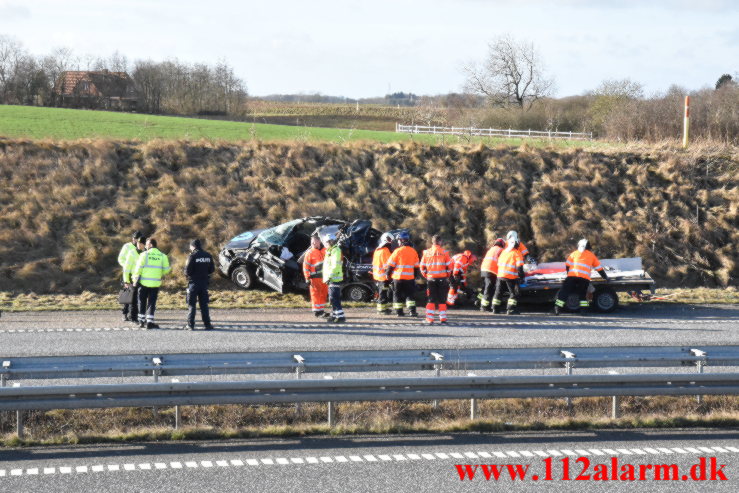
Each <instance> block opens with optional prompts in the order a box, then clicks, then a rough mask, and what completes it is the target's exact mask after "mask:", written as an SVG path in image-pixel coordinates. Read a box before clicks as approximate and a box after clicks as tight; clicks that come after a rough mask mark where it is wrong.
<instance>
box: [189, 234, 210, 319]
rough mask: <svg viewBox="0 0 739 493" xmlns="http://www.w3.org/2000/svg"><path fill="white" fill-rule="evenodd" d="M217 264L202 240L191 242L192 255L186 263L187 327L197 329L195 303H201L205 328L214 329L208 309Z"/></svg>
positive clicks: (201, 313)
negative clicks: (209, 284)
mask: <svg viewBox="0 0 739 493" xmlns="http://www.w3.org/2000/svg"><path fill="white" fill-rule="evenodd" d="M215 270H216V266H215V262H213V256H212V255H211V254H210V253H208V252H206V251H205V250H203V246H202V244H201V242H200V240H198V239H195V240H192V241H191V242H190V256H189V257H188V258H187V262H186V263H185V276H186V277H187V306H188V311H187V325H185V327H184V328H185V329H187V330H194V329H195V311H196V309H195V303H198V304H200V316H201V317H202V318H203V326H204V327H205V330H212V329H213V325H211V323H210V310H209V309H208V301H209V298H208V283H209V282H210V276H211V274H213V272H215Z"/></svg>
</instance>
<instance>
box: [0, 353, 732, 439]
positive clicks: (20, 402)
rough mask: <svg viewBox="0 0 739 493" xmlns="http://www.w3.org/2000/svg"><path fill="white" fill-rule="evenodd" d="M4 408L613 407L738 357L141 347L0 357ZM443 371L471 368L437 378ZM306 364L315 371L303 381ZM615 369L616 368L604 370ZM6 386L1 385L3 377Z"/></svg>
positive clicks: (709, 387)
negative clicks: (391, 403) (454, 402)
mask: <svg viewBox="0 0 739 493" xmlns="http://www.w3.org/2000/svg"><path fill="white" fill-rule="evenodd" d="M0 359H1V360H2V367H0V381H1V382H2V387H1V388H0V410H5V411H8V410H11V411H12V410H14V411H16V412H17V432H18V435H19V436H22V434H23V411H25V410H31V409H35V410H49V409H85V408H101V407H106V408H110V407H145V406H154V407H157V406H175V407H176V409H175V426H176V427H179V425H180V412H179V406H181V405H205V404H275V403H301V402H328V403H329V408H328V413H329V414H328V415H329V424H330V425H331V424H333V419H334V407H333V403H335V402H340V401H373V400H433V401H434V403H435V404H436V403H438V400H439V399H470V400H471V401H470V417H471V418H472V419H475V418H476V412H477V399H488V398H498V399H499V398H514V397H564V398H567V399H568V404H569V403H570V399H572V398H575V397H586V396H612V397H613V405H612V414H613V417H614V418H615V417H617V416H618V405H619V401H618V399H619V398H620V396H624V395H696V396H698V398H699V399H700V396H702V395H708V394H731V395H736V394H739V373H715V374H705V373H704V369H705V367H706V366H709V365H710V366H714V367H737V366H739V346H700V347H687V346H682V347H680V346H669V347H668V346H666V347H661V346H627V347H602V348H597V347H568V348H566V349H564V348H510V349H498V348H494V349H454V350H398V351H305V352H301V353H299V354H298V353H295V352H269V353H266V352H265V353H218V354H158V355H153V354H139V355H111V356H52V357H19V358H8V357H4V358H0ZM649 367H652V368H661V367H694V368H695V369H696V370H697V372H696V373H692V372H690V373H685V372H683V373H669V374H644V373H634V374H609V375H603V374H600V375H599V374H588V375H574V374H573V371H574V369H575V368H582V369H594V368H601V369H604V368H649ZM547 368H549V369H556V368H559V369H564V370H565V372H566V374H564V375H539V376H510V375H505V376H477V375H475V374H473V373H470V371H471V370H503V369H517V370H523V369H529V370H531V369H547ZM424 370H433V371H434V372H435V376H434V377H426V376H418V377H402V378H398V377H392V378H343V379H333V377H332V376H330V375H326V374H327V373H330V372H388V371H424ZM442 370H455V371H466V372H468V373H467V376H442V373H441V372H442ZM306 372H312V373H316V374H321V373H322V374H324V377H323V379H301V376H302V375H303V374H304V373H306ZM274 373H291V374H292V373H294V374H295V378H293V379H272V380H251V381H222V382H216V381H210V382H177V381H174V379H173V381H172V382H169V383H162V382H159V378H160V377H161V376H163V375H167V376H183V375H192V376H195V375H230V374H274ZM612 373H613V372H612ZM142 375H150V376H153V383H123V384H92V385H44V386H21V384H20V382H19V380H24V379H46V380H64V379H80V378H109V377H132V376H142ZM11 382H12V385H13V386H10V387H9V386H7V385H8V383H11Z"/></svg>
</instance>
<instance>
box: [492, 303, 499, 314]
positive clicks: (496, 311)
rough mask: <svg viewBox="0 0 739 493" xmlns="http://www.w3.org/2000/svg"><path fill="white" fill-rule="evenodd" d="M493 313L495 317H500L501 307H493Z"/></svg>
mask: <svg viewBox="0 0 739 493" xmlns="http://www.w3.org/2000/svg"><path fill="white" fill-rule="evenodd" d="M492 312H493V315H498V314H500V305H495V306H493V310H492Z"/></svg>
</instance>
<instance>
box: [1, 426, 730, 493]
mask: <svg viewBox="0 0 739 493" xmlns="http://www.w3.org/2000/svg"><path fill="white" fill-rule="evenodd" d="M580 457H584V458H585V459H583V460H580V462H577V461H578V459H579V458H580ZM548 458H551V479H546V478H547V475H546V461H547V460H548ZM566 458H567V459H568V460H569V466H568V467H567V470H568V472H569V478H570V479H563V478H564V469H565V461H564V460H565V459H566ZM701 458H705V461H706V478H707V479H706V480H700V481H695V480H693V479H692V477H691V468H692V466H694V465H696V464H700V460H701ZM711 458H715V466H713V470H714V477H715V478H716V480H713V481H712V480H711V479H710V478H711V469H712V468H711ZM585 460H587V461H589V463H588V464H587V470H585V471H584V474H585V475H589V478H588V479H582V480H576V478H577V477H578V475H580V474H581V472H583V467H585V465H586V463H585ZM614 460H615V461H616V462H615V464H616V468H615V469H616V475H615V478H617V479H614V476H613V474H614V473H613V470H614V467H613V464H614V462H613V461H614ZM482 464H484V465H486V466H489V465H497V466H502V469H501V470H500V472H501V476H500V477H499V479H498V480H497V481H496V480H495V479H494V478H493V477H492V476H491V479H490V480H486V479H485V476H484V473H483V472H482V471H483V469H482V468H481V467H480V465H482ZM672 464H675V466H676V468H675V469H674V470H675V473H676V475H675V476H674V478H675V479H672V478H673V476H672V475H673V474H675V473H673V469H672V468H670V475H671V476H669V477H670V479H669V480H665V479H661V480H655V479H654V478H655V476H656V469H655V468H654V465H668V466H670V465H672ZM457 465H460V466H462V467H463V473H464V474H465V480H460V473H459V471H458V468H457V467H456V466H457ZM465 465H470V466H471V467H472V468H473V469H474V467H475V466H478V467H477V469H475V478H474V479H473V480H470V479H469V476H468V475H466V468H464V466H465ZM508 465H510V466H512V468H513V469H512V470H513V473H514V474H517V470H516V467H515V466H520V467H521V469H522V470H523V471H525V478H526V479H523V480H522V479H521V477H520V476H517V479H515V480H512V479H511V476H510V469H509V468H508V467H507V466H508ZM526 465H528V466H529V467H528V469H525V468H526ZM629 465H631V466H634V469H633V471H634V473H633V474H634V476H633V477H634V480H631V479H630V476H629V470H630V467H629ZM647 465H649V466H652V467H651V468H647V467H646V466H647ZM722 465H723V467H721V466H722ZM641 466H644V468H643V469H642V467H641ZM624 468H625V469H624ZM700 469H701V467H700V466H699V467H696V468H695V469H694V470H693V474H694V475H695V477H697V478H701V476H700ZM642 470H643V471H644V472H643V474H644V476H643V477H644V478H645V479H644V480H640V477H641V474H642ZM488 471H491V469H488ZM717 471H721V473H722V474H723V476H725V477H726V480H723V479H722V476H721V474H719V473H718V472H717ZM665 473H666V470H665V469H660V476H659V477H660V478H665ZM534 476H537V479H534ZM584 477H585V476H583V478H584ZM596 478H597V479H596ZM602 478H605V479H602ZM738 488H739V433H738V432H737V431H735V430H730V431H729V430H719V431H703V430H675V431H644V430H624V431H606V432H572V433H525V434H506V433H496V434H482V435H479V434H445V435H413V436H392V437H376V436H369V437H366V436H357V437H346V438H333V437H332V438H303V439H284V440H252V441H241V440H239V441H229V442H201V443H187V442H184V443H181V442H180V443H149V444H140V445H106V446H99V447H98V446H75V447H62V448H27V449H16V450H0V489H2V490H3V491H14V492H21V491H45V492H56V491H59V492H68V491H107V492H124V491H142V492H143V491H168V492H179V491H197V492H199V493H206V492H219V491H259V492H286V491H295V492H310V491H321V492H333V491H337V492H338V491H342V492H343V491H352V492H365V491H367V492H369V491H372V492H385V491H392V492H395V493H400V492H412V493H418V492H427V491H428V492H435V493H436V492H440V491H444V492H446V491H453V492H457V491H459V492H463V491H464V492H466V491H481V490H484V491H490V490H502V491H549V490H556V491H575V492H577V491H591V490H597V491H603V490H605V491H619V492H623V491H633V490H637V491H698V490H704V491H727V492H728V491H731V492H734V491H737V489H738Z"/></svg>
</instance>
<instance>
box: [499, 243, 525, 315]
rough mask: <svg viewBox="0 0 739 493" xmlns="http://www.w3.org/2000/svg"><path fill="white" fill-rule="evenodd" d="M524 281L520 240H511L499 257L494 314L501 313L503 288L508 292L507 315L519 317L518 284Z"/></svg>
mask: <svg viewBox="0 0 739 493" xmlns="http://www.w3.org/2000/svg"><path fill="white" fill-rule="evenodd" d="M523 279H524V272H523V255H521V251H520V250H519V242H518V238H515V241H513V240H512V239H511V240H509V241H508V242H507V244H506V248H505V250H503V252H502V253H501V254H500V256H499V257H498V277H497V279H496V281H495V294H494V295H493V313H500V305H501V304H502V301H501V294H502V293H503V288H505V290H506V291H508V309H507V310H506V314H507V315H519V314H520V313H521V312H519V311H518V296H519V289H518V284H519V283H520V282H521V281H522V280H523Z"/></svg>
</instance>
